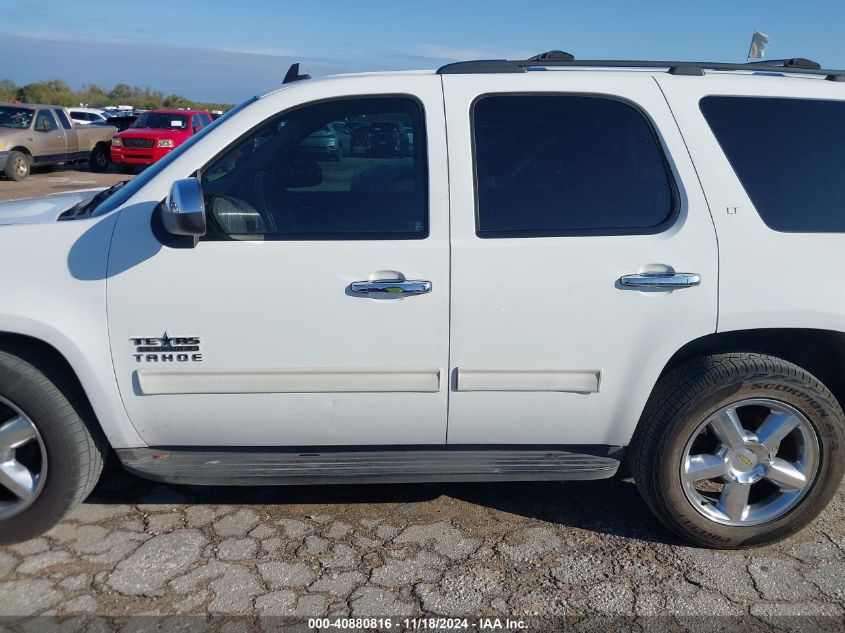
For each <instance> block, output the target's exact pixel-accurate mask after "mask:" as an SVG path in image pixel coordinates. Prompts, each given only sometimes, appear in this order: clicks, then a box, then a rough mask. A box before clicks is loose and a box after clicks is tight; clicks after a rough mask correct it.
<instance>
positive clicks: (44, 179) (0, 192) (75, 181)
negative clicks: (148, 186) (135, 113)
mask: <svg viewBox="0 0 845 633" xmlns="http://www.w3.org/2000/svg"><path fill="white" fill-rule="evenodd" d="M131 177H132V176H127V175H125V174H118V173H117V172H116V171H115V168H114V166H112V167H110V168H109V171H107V172H106V173H104V174H94V173H91V172H90V171H88V167H85V166H83V165H68V166H64V165H59V166H57V167H56V168H55V169H53V170H52V171H44V170H43V169H41V170H39V169H38V168H36V169H35V170H34V171H33V173H32V175H30V176H29V178H27V179H26V180H22V181H21V182H13V181H11V180H5V179H3V178H0V200H17V199H19V198H33V197H35V196H44V195H47V194H50V193H57V192H59V191H70V190H73V189H88V188H91V187H108V186H110V185H113V184H114V183H116V182H119V181H121V180H126V179H127V178H131Z"/></svg>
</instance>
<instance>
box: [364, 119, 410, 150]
mask: <svg viewBox="0 0 845 633" xmlns="http://www.w3.org/2000/svg"><path fill="white" fill-rule="evenodd" d="M408 145H409V143H408V133H407V132H406V131H405V126H404V125H402V124H401V123H400V122H399V121H375V122H373V123H372V124H370V128H369V131H368V133H367V155H368V156H382V155H387V156H398V157H400V158H401V157H403V156H405V155H407V153H408Z"/></svg>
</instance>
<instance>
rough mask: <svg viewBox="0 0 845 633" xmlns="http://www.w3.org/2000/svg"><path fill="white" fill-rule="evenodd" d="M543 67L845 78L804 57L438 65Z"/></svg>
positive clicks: (452, 68)
mask: <svg viewBox="0 0 845 633" xmlns="http://www.w3.org/2000/svg"><path fill="white" fill-rule="evenodd" d="M543 68H655V69H658V68H665V69H666V70H667V71H668V72H669V74H670V75H690V76H702V75H704V71H705V70H721V71H736V70H746V71H752V72H772V73H781V74H797V75H824V76H825V79H827V80H829V81H845V70H831V69H825V68H822V67H821V65H820V64H818V63H816V62H814V61H811V60H809V59H804V58H803V57H793V58H791V59H775V60H765V61H759V62H749V63H743V64H733V63H728V62H685V61H655V60H645V61H643V60H608V59H575V58H574V57H573V56H572V55H571V54H569V53H564V52H563V51H549V52H548V53H541V54H539V55H535V56H534V57H531V58H529V59H525V60H508V59H481V60H477V61H466V62H454V63H451V64H446V65H445V66H441V67H440V68H438V69H437V74H438V75H468V74H487V73H524V72H527V71H529V70H533V69H536V70H540V69H543Z"/></svg>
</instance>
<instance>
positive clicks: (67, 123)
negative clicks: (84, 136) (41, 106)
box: [53, 108, 88, 160]
mask: <svg viewBox="0 0 845 633" xmlns="http://www.w3.org/2000/svg"><path fill="white" fill-rule="evenodd" d="M53 112H55V114H56V118H57V119H58V120H59V124H60V125H61V126H62V129H63V130H64V132H65V147H66V152H67V159H68V160H76V159H79V158H87V156H88V152H83V153H82V155H80V150H79V134H77V133H76V130H75V129H74V127H73V121H71V120H70V117H69V116H68V115H67V112H65V111H64V110H63V109H62V108H56V109H54V110H53Z"/></svg>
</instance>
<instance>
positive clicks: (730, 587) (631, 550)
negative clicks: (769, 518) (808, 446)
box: [0, 468, 845, 631]
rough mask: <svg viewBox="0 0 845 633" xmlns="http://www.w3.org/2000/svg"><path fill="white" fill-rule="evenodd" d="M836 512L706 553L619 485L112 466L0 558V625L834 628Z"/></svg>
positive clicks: (843, 559) (837, 615)
mask: <svg viewBox="0 0 845 633" xmlns="http://www.w3.org/2000/svg"><path fill="white" fill-rule="evenodd" d="M843 512H845V486H842V487H841V488H840V490H839V492H838V494H837V496H836V497H835V499H834V501H833V502H832V503H831V505H830V506H829V507H828V508H827V510H826V511H825V512H824V514H823V515H822V516H821V517H819V519H817V520H816V521H815V522H814V523H813V524H812V525H811V526H810V527H809V528H807V529H805V530H804V531H803V532H801V533H799V534H798V535H796V536H794V537H793V538H791V539H789V540H787V541H784V542H781V543H779V544H777V545H774V546H770V547H762V548H757V549H753V550H745V551H708V550H705V549H700V548H695V547H690V546H687V545H684V544H683V543H681V542H680V541H679V540H677V539H675V538H674V537H673V536H671V535H670V534H669V533H668V532H666V531H665V530H664V529H663V527H662V526H661V525H660V524H658V523H657V521H656V520H655V519H654V518H653V517H652V516H651V514H650V513H649V512H648V510H647V509H646V508H645V506H644V505H643V503H642V502H641V501H640V498H639V496H638V495H637V492H636V489H635V487H634V485H633V483H632V482H631V481H630V480H627V479H614V480H606V481H597V482H570V483H566V484H558V483H532V484H528V483H524V484H523V483H512V484H442V485H439V484H438V485H433V484H425V485H380V486H354V485H350V486H332V487H277V488H272V487H270V488H259V487H256V488H211V487H209V488H203V487H190V486H168V485H162V484H156V483H152V482H146V481H143V480H141V479H138V478H135V477H133V476H131V475H129V474H127V473H124V472H122V471H121V470H119V469H115V468H112V469H111V470H110V471H109V472H107V473H105V475H104V480H103V481H102V482H101V484H100V486H99V487H98V488H97V489H96V490H95V492H94V494H93V495H92V496H91V498H89V499H88V501H87V502H86V503H84V504H83V505H82V506H80V507H78V508H77V509H76V510H75V511H74V512H73V513H72V514H71V515H70V516H69V517H68V518H67V519H66V520H64V521H63V522H62V523H61V524H60V525H58V526H57V527H56V528H54V529H53V530H51V531H50V532H49V533H47V534H46V535H44V536H43V537H42V538H37V539H34V540H31V541H28V542H25V543H22V544H18V545H13V546H9V547H4V548H0V615H3V616H32V615H38V614H41V615H51V616H64V615H71V614H73V615H80V614H96V615H97V616H115V617H116V616H121V617H122V616H130V615H134V614H142V615H148V616H149V615H159V616H167V615H176V614H219V615H227V616H228V615H239V616H250V617H252V618H256V619H258V620H260V617H261V616H276V615H288V616H290V615H296V616H341V617H344V616H355V617H360V616H404V615H411V616H413V615H417V616H418V615H437V614H441V615H446V616H456V615H468V616H471V615H482V614H484V615H493V616H497V615H498V616H516V617H528V618H530V617H535V616H543V617H557V616H559V617H562V618H567V622H573V623H578V622H584V621H589V620H590V618H596V617H600V616H606V617H611V618H613V617H624V618H627V621H628V622H629V623H631V624H632V628H634V630H636V629H637V623H648V621H649V619H650V618H655V616H666V617H668V619H664V620H661V622H668V623H669V624H668V625H664V624H662V625H661V629H662V630H671V629H672V626H671V625H672V623H674V624H675V626H676V627H680V628H689V627H688V626H687V624H689V623H688V622H687V623H686V624H684V625H681V624H678V623H679V622H683V620H682V619H683V618H685V617H698V618H702V619H703V620H702V621H707V622H711V623H712V621H714V620H713V618H715V617H716V616H721V617H720V618H717V619H716V621H719V622H722V621H724V622H725V623H730V622H734V624H736V623H739V622H742V627H743V629H748V630H761V631H766V630H780V629H783V628H791V627H790V623H792V622H794V621H795V620H794V619H790V618H794V617H795V616H801V617H803V618H804V619H805V620H807V621H808V622H810V623H811V625H812V626H811V629H812V630H819V629H820V628H822V629H823V628H827V629H830V630H841V629H842V628H845V620H843V614H845V522H843V521H842V516H843ZM669 616H671V617H669ZM640 628H643V627H640ZM645 628H648V627H645ZM730 628H731V627H730V626H726V630H730ZM0 629H2V625H0Z"/></svg>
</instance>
